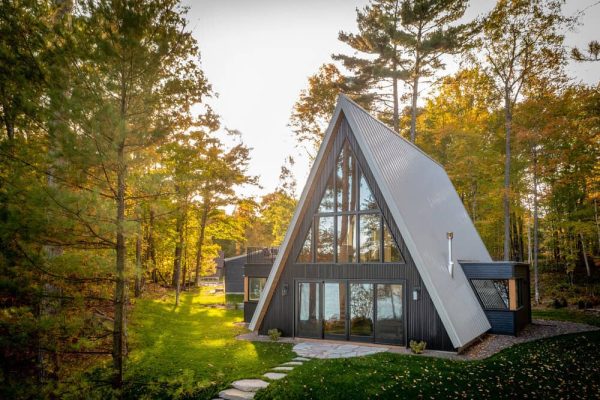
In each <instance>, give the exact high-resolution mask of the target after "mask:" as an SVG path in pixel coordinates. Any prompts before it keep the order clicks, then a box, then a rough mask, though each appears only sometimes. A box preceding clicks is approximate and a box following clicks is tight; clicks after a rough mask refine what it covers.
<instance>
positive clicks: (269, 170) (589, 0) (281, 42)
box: [183, 0, 600, 196]
mask: <svg viewBox="0 0 600 400" xmlns="http://www.w3.org/2000/svg"><path fill="white" fill-rule="evenodd" d="M598 3H600V1H598V0H567V3H566V5H565V6H564V13H565V15H569V16H570V15H574V14H576V13H577V12H578V11H580V10H584V9H586V11H585V14H584V15H583V16H582V17H581V18H580V25H579V26H578V27H577V28H576V30H575V31H573V32H567V33H566V38H565V44H566V45H567V46H569V47H572V46H578V47H580V48H581V47H585V46H586V45H587V43H588V42H589V41H591V40H600V28H599V27H598V21H600V4H598ZM183 4H185V5H187V6H189V7H190V10H189V12H188V15H187V18H188V20H189V26H188V27H189V29H191V30H192V34H193V35H194V37H195V38H196V39H197V40H198V43H199V46H200V50H201V57H202V60H201V61H202V68H203V70H204V72H205V74H206V77H207V79H208V80H209V82H210V83H211V84H212V86H213V90H214V91H215V92H216V93H217V96H216V97H215V98H213V99H211V100H210V101H209V103H210V104H211V106H212V107H213V109H214V110H215V112H216V113H217V114H219V115H220V116H221V121H222V125H223V127H226V128H228V129H236V130H239V131H240V132H241V133H242V140H243V141H244V143H245V144H246V145H248V146H249V147H251V148H252V151H251V157H252V160H251V162H250V166H249V173H250V174H251V175H254V176H258V177H259V181H260V184H261V187H244V188H241V189H240V190H239V192H240V194H242V195H244V196H261V195H263V194H266V193H269V192H272V191H273V190H275V189H276V187H277V185H278V181H279V173H280V168H281V165H283V163H284V160H285V159H286V158H287V157H288V156H289V155H292V156H293V157H294V159H295V161H296V163H295V165H294V167H293V172H294V175H295V177H296V179H297V182H298V193H297V194H298V195H299V194H300V192H301V190H302V188H303V186H304V183H305V182H306V179H307V177H308V173H309V159H308V157H307V155H306V152H305V151H304V150H302V148H299V147H298V146H297V143H296V142H295V139H294V137H293V133H292V130H291V128H290V127H289V126H288V125H289V119H290V115H291V112H292V108H293V105H294V103H295V102H296V101H297V99H298V96H299V94H300V91H301V90H302V89H304V88H306V86H307V79H308V77H309V76H310V75H312V74H314V73H315V72H317V70H318V68H319V66H320V65H321V64H323V63H326V62H329V61H330V60H331V54H332V53H345V54H351V51H350V48H349V47H348V46H346V45H345V44H343V43H341V42H340V41H339V40H338V39H337V37H338V32H339V31H341V30H343V31H350V32H356V8H357V7H358V8H362V7H364V6H365V5H366V4H367V0H326V1H323V0H298V1H291V0H184V1H183ZM494 4H495V1H493V0H472V1H471V4H470V6H469V8H468V9H467V12H466V13H465V16H464V19H465V20H470V19H472V18H475V17H477V16H480V15H483V14H484V13H486V12H488V11H489V10H490V9H491V8H492V7H493V5H494ZM455 69H456V64H453V63H449V64H448V67H447V69H446V70H445V71H444V72H443V74H449V73H452V72H453V71H454V70H455ZM567 71H568V73H569V75H570V76H571V77H572V78H573V79H574V80H575V81H577V82H579V81H582V82H586V83H589V84H594V83H596V82H598V80H599V79H600V66H598V63H574V62H571V63H569V65H568V67H567Z"/></svg>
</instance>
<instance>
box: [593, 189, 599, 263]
mask: <svg viewBox="0 0 600 400" xmlns="http://www.w3.org/2000/svg"><path fill="white" fill-rule="evenodd" d="M594 218H595V219H596V233H597V234H598V253H600V223H599V222H598V203H597V202H596V199H594Z"/></svg>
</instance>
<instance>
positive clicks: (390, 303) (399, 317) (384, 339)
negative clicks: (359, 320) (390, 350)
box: [375, 283, 404, 344]
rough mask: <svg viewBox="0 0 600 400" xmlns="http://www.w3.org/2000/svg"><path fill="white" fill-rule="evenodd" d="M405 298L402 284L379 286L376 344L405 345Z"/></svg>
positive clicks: (379, 284) (377, 292) (377, 294)
mask: <svg viewBox="0 0 600 400" xmlns="http://www.w3.org/2000/svg"><path fill="white" fill-rule="evenodd" d="M403 297H404V296H403V287H402V285H401V284H381V283H378V284H377V291H376V306H377V313H376V318H375V341H376V342H378V343H394V344H403V343H404V316H403V301H402V300H403Z"/></svg>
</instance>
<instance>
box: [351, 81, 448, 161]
mask: <svg viewBox="0 0 600 400" xmlns="http://www.w3.org/2000/svg"><path fill="white" fill-rule="evenodd" d="M339 97H340V98H342V99H344V100H347V101H348V102H350V104H352V105H353V106H354V107H356V108H358V109H359V110H360V111H362V112H363V113H365V114H367V115H368V116H369V117H370V118H371V119H373V120H374V121H376V122H377V123H378V124H380V125H382V126H383V127H384V128H385V129H387V130H388V131H389V132H390V133H392V134H394V136H396V137H398V138H400V139H402V140H403V141H404V142H405V143H407V144H409V145H410V146H412V147H414V148H415V149H416V150H418V151H419V152H420V153H421V154H423V155H424V156H425V157H427V158H429V159H430V160H431V161H433V162H434V163H436V164H437V165H438V166H439V167H441V168H442V169H443V170H444V171H445V170H446V169H445V168H444V166H443V165H442V164H441V163H440V162H439V161H437V160H436V159H434V158H433V157H431V156H430V155H429V154H427V153H426V152H425V151H424V150H423V149H421V148H420V147H419V146H417V145H416V144H414V143H413V142H411V141H410V140H408V139H406V138H405V137H404V136H402V135H400V134H399V133H397V132H396V131H394V130H393V129H392V128H391V127H390V126H388V125H387V124H385V123H383V122H382V121H380V120H379V119H377V118H375V117H374V116H373V115H371V113H370V112H368V111H367V110H365V109H364V108H363V107H362V106H361V105H359V104H358V103H356V102H355V101H354V100H352V99H351V98H350V97H349V96H348V95H346V94H344V93H340V94H339Z"/></svg>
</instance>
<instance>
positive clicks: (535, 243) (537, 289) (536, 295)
mask: <svg viewBox="0 0 600 400" xmlns="http://www.w3.org/2000/svg"><path fill="white" fill-rule="evenodd" d="M538 224H539V222H538V171H537V150H535V148H534V150H533V290H534V298H535V304H539V303H540V287H539V275H538V249H539V244H538V226H539V225H538Z"/></svg>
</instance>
